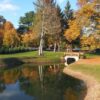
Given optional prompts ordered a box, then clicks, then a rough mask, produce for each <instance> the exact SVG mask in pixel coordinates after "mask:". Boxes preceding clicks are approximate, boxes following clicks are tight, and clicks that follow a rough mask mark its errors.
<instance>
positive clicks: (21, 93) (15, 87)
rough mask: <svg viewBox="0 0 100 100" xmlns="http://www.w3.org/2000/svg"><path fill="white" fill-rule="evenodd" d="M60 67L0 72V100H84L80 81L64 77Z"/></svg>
mask: <svg viewBox="0 0 100 100" xmlns="http://www.w3.org/2000/svg"><path fill="white" fill-rule="evenodd" d="M63 68H64V65H63V64H50V65H22V66H18V67H17V68H5V69H0V100H84V97H85V94H86V87H84V86H83V85H82V84H84V83H83V82H82V81H81V80H78V79H75V78H73V77H71V76H68V75H65V74H64V73H63V72H62V70H63Z"/></svg>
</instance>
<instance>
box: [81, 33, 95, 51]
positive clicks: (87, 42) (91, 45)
mask: <svg viewBox="0 0 100 100" xmlns="http://www.w3.org/2000/svg"><path fill="white" fill-rule="evenodd" d="M80 40H81V46H82V48H84V49H86V48H87V49H88V50H91V49H95V48H96V44H97V42H96V39H95V38H94V36H93V35H90V36H89V37H87V36H85V35H84V36H82V37H81V39H80Z"/></svg>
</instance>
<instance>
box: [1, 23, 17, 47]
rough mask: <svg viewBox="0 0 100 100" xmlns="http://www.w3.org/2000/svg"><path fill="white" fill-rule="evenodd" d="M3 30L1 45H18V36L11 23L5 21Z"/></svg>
mask: <svg viewBox="0 0 100 100" xmlns="http://www.w3.org/2000/svg"><path fill="white" fill-rule="evenodd" d="M4 30H5V31H4V37H3V45H4V46H7V47H15V46H18V43H19V37H18V35H17V32H16V29H15V28H14V26H13V24H12V23H11V22H9V21H7V22H6V23H5V24H4Z"/></svg>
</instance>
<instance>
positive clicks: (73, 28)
mask: <svg viewBox="0 0 100 100" xmlns="http://www.w3.org/2000/svg"><path fill="white" fill-rule="evenodd" d="M64 36H65V38H66V39H67V40H68V41H69V43H71V42H73V41H74V40H76V39H77V38H78V37H79V36H80V27H79V25H78V23H77V21H76V20H75V19H74V20H70V21H69V29H66V30H65V34H64Z"/></svg>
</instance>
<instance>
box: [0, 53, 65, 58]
mask: <svg viewBox="0 0 100 100" xmlns="http://www.w3.org/2000/svg"><path fill="white" fill-rule="evenodd" d="M63 55H64V53H63V52H56V53H54V52H49V51H44V55H43V56H41V57H48V58H58V57H61V56H63ZM23 57H40V56H38V52H37V51H31V52H24V53H16V54H0V58H23Z"/></svg>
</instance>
